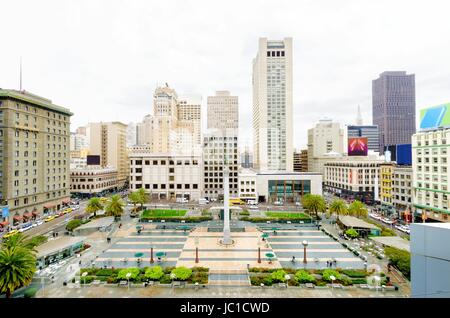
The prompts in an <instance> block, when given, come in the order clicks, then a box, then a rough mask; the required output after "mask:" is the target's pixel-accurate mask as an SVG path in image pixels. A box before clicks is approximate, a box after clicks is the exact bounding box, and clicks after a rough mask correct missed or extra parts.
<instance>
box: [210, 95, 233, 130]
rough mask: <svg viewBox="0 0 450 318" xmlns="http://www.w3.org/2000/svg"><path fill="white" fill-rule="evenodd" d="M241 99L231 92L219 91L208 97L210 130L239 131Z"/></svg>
mask: <svg viewBox="0 0 450 318" xmlns="http://www.w3.org/2000/svg"><path fill="white" fill-rule="evenodd" d="M238 107H239V99H238V97H237V96H231V95H230V92H229V91H217V92H216V95H215V96H208V123H207V128H208V129H238V128H239V108H238Z"/></svg>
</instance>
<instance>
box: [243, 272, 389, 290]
mask: <svg viewBox="0 0 450 318" xmlns="http://www.w3.org/2000/svg"><path fill="white" fill-rule="evenodd" d="M382 274H383V273H382ZM286 275H289V279H286V278H287V277H285V276H286ZM370 275H372V273H370V272H367V271H365V270H345V269H336V270H332V269H326V270H319V269H315V270H303V269H302V270H295V269H292V268H286V269H269V268H250V269H249V276H250V283H251V285H252V286H261V284H263V286H272V285H276V284H278V283H287V284H288V286H303V285H304V284H313V285H314V287H327V285H328V284H331V276H334V277H335V278H336V279H335V280H334V283H335V284H340V285H342V286H354V285H360V284H367V277H369V276H370ZM383 276H384V274H383V275H382V277H383ZM381 283H382V284H386V283H387V279H386V278H385V277H383V279H382V282H381Z"/></svg>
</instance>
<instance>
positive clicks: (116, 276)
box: [73, 266, 209, 285]
mask: <svg viewBox="0 0 450 318" xmlns="http://www.w3.org/2000/svg"><path fill="white" fill-rule="evenodd" d="M84 272H87V273H88V274H87V275H86V276H85V277H80V284H90V283H92V282H93V281H94V280H99V281H100V282H106V283H107V284H118V283H119V282H120V281H125V280H126V281H128V278H127V277H126V275H127V273H131V275H130V277H129V281H130V282H131V283H133V284H142V283H145V282H150V281H153V284H155V283H156V284H171V283H172V282H173V281H183V282H186V284H195V283H198V284H199V285H202V284H208V273H209V269H208V268H205V267H193V268H191V269H188V268H185V267H167V268H161V267H160V266H151V267H143V268H133V267H131V268H115V269H111V268H106V269H103V268H82V269H81V270H80V276H81V274H83V273H84ZM73 282H75V278H74V279H73Z"/></svg>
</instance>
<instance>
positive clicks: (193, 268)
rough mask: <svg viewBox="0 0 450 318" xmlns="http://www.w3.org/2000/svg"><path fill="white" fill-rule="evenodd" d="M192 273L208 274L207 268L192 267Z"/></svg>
mask: <svg viewBox="0 0 450 318" xmlns="http://www.w3.org/2000/svg"><path fill="white" fill-rule="evenodd" d="M192 271H193V272H206V273H207V272H209V268H208V267H192Z"/></svg>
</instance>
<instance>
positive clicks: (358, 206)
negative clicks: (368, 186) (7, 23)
mask: <svg viewBox="0 0 450 318" xmlns="http://www.w3.org/2000/svg"><path fill="white" fill-rule="evenodd" d="M348 214H350V215H352V216H356V217H358V218H360V217H364V218H365V217H367V216H368V214H369V212H368V211H367V208H366V205H365V204H364V203H362V202H361V201H358V200H355V201H353V202H352V203H351V204H350V206H349V207H348Z"/></svg>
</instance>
